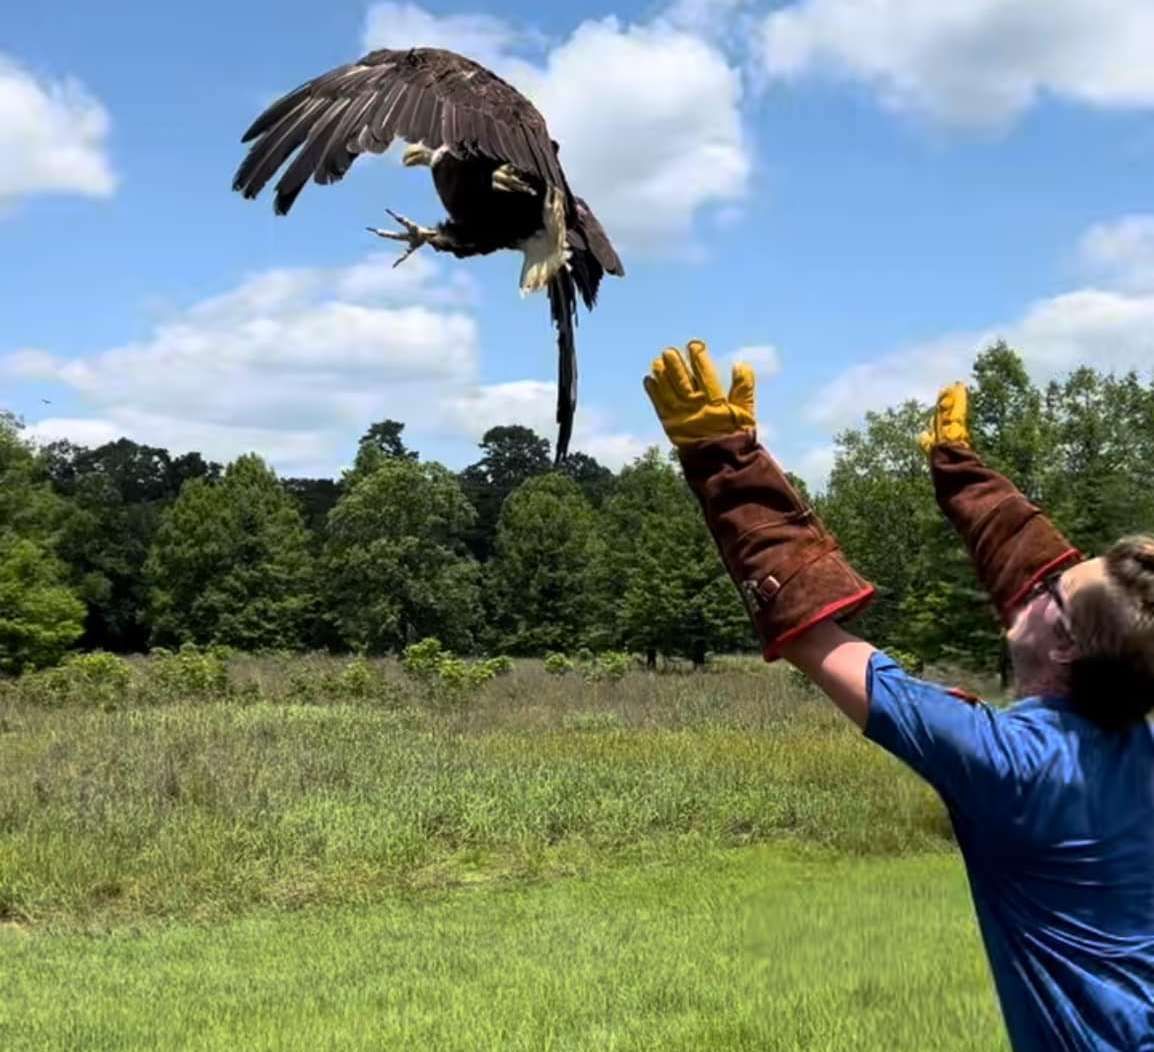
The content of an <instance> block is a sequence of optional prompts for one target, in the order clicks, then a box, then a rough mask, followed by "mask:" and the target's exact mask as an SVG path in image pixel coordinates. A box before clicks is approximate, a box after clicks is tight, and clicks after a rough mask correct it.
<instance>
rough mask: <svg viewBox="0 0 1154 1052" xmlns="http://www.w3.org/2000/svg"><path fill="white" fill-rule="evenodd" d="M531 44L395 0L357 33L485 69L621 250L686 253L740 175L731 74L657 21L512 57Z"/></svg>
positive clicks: (734, 197) (368, 41) (745, 148)
mask: <svg viewBox="0 0 1154 1052" xmlns="http://www.w3.org/2000/svg"><path fill="white" fill-rule="evenodd" d="M533 39H534V38H533V37H532V35H531V34H527V33H524V32H520V31H518V30H516V29H514V28H513V27H511V26H509V25H508V24H507V23H502V22H499V21H498V20H496V19H493V18H492V17H490V16H487V15H485V16H479V15H478V16H474V15H469V16H460V15H456V16H446V17H440V16H436V15H433V14H430V13H428V12H426V11H424V10H423V9H422V8H419V7H416V6H414V5H412V4H395V3H378V4H375V5H373V7H372V8H370V10H369V14H368V17H367V20H366V28H365V34H364V44H365V46H366V47H382V46H409V45H411V44H412V43H413V42H414V41H420V42H422V43H426V42H433V43H435V44H437V45H438V46H441V47H447V48H450V49H452V50H455V51H460V52H461V53H463V54H466V55H469V56H470V57H472V58H476V59H478V60H479V61H481V62H482V63H484V64H485V65H487V66H489V67H490V68H492V69H493V70H494V72H496V73H498V74H499V75H501V76H503V77H505V78H506V79H508V80H509V81H510V82H511V83H513V84H514V85H516V87H517V88H518V89H519V90H520V91H522V92H523V93H524V94H525V95H526V96H528V97H529V98H530V99H531V100H532V101H533V103H534V104H535V105H536V106H537V107H538V108H539V109H540V110H541V111H542V113H543V114H544V115H545V118H546V120H547V121H548V123H549V128H550V132H551V133H552V135H553V137H554V138H555V139H556V140H557V141H558V142H559V143H560V144H561V160H562V163H563V164H564V166H565V171H566V174H567V175H568V177H569V180H570V182H571V184H572V186H573V187H574V189H575V191H576V192H577V193H578V194H580V195H581V196H582V197H584V198H585V199H586V200H587V201H588V202H589V204H590V206H591V207H592V208H593V210H594V212H596V213H597V216H598V218H599V219H600V220H601V221H602V223H603V224H604V226H605V228H606V231H607V232H608V234H609V236H610V238H611V239H612V240H613V241H614V243H615V244H617V245H618V247H619V248H620V249H621V250H622V251H623V252H628V251H634V252H638V251H640V252H664V253H669V252H672V253H674V254H683V255H685V254H695V250H694V246H693V245H692V237H693V233H692V231H693V222H694V219H695V217H696V215H697V213H698V212H699V211H700V210H701V209H703V208H709V207H725V206H729V207H732V206H733V205H734V203H735V202H740V201H741V200H742V199H743V198H744V196H745V193H746V189H747V184H748V181H749V176H750V171H751V166H752V162H751V157H750V148H749V143H748V142H747V138H746V134H745V131H744V128H743V126H742V120H741V112H740V103H741V80H740V76H739V74H738V72H737V70H736V69H734V68H733V67H732V66H731V65H730V64H729V62H728V61H727V59H726V57H725V55H724V54H723V53H722V51H721V50H720V49H719V48H717V47H715V46H714V45H712V44H711V43H709V42H707V41H706V40H704V39H702V38H701V37H699V36H697V35H695V34H694V33H692V32H687V31H685V30H684V29H681V28H678V27H677V26H675V25H673V24H672V23H670V22H669V21H667V20H665V19H660V18H659V19H656V20H654V21H653V22H650V23H646V24H642V25H623V24H622V23H621V22H619V21H618V20H617V19H616V18H613V17H608V18H605V19H602V20H599V21H586V22H583V23H582V24H581V25H579V26H578V27H577V28H576V29H575V30H574V31H573V33H572V34H571V35H570V36H569V37H568V38H567V39H565V40H564V41H562V42H560V43H558V44H556V45H555V46H553V47H552V48H550V49H549V50H548V51H547V53H546V54H545V56H544V58H543V60H542V61H539V62H537V61H530V60H528V59H526V58H524V57H522V56H520V55H518V54H517V53H516V52H515V49H516V48H517V46H518V45H520V44H522V43H524V42H531V41H532V40H533Z"/></svg>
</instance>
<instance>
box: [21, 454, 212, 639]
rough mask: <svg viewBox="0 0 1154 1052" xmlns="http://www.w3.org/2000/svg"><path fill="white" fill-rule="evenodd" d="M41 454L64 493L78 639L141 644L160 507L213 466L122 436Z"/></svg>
mask: <svg viewBox="0 0 1154 1052" xmlns="http://www.w3.org/2000/svg"><path fill="white" fill-rule="evenodd" d="M41 458H42V461H43V463H44V465H45V468H46V471H47V473H48V475H49V477H50V478H51V479H52V482H53V486H54V488H55V489H56V491H57V492H58V493H60V494H62V495H64V496H66V497H67V498H68V501H67V502H68V505H69V508H70V514H69V515H68V517H67V519H66V521H65V523H64V525H63V527H62V530H61V535H60V540H59V551H60V555H61V557H62V558H63V559H64V560H65V562H66V563H67V564H68V566H69V569H70V579H71V580H72V582H73V584H74V586H75V588H76V589H77V591H78V593H79V594H80V596H81V597H82V598H83V599H84V602H85V604H86V606H87V614H86V618H85V633H84V637H83V640H82V645H84V646H88V647H99V648H102V649H107V650H118V651H124V650H140V649H143V648H144V647H146V646H147V643H148V638H149V633H150V627H149V624H148V586H147V583H146V581H145V577H144V565H145V561H146V559H147V557H148V552H149V549H150V547H151V545H152V540H153V537H154V536H155V534H156V530H157V527H158V525H159V523H160V516H161V513H162V511H163V510H164V508H166V507H167V506H168V505H170V504H171V503H172V501H173V500H175V499H176V497H177V495H178V494H179V492H180V489H181V487H182V486H183V485H184V483H185V482H186V481H188V480H190V479H193V478H205V479H216V478H218V477H219V475H220V470H221V469H220V465H219V464H215V463H211V462H207V461H205V460H204V458H203V457H202V456H201V455H200V454H199V453H186V454H184V455H182V456H179V457H173V456H171V455H170V454H169V452H168V451H167V450H166V449H161V448H158V447H155V446H146V445H140V444H138V443H136V442H133V441H131V440H130V439H127V438H121V439H118V440H117V441H115V442H108V443H106V444H104V445H102V446H99V447H97V448H96V449H88V448H86V447H84V446H79V445H75V444H74V443H71V442H68V441H58V442H53V443H51V444H50V445H48V446H46V447H45V448H44V449H43V450H42V451H41Z"/></svg>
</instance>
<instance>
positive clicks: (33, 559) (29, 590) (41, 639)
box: [0, 531, 84, 673]
mask: <svg viewBox="0 0 1154 1052" xmlns="http://www.w3.org/2000/svg"><path fill="white" fill-rule="evenodd" d="M63 576H64V568H63V566H62V565H61V564H60V562H59V561H58V560H57V559H56V558H54V557H53V556H52V554H51V553H50V552H48V551H47V550H45V548H44V547H42V546H41V545H39V544H37V543H36V542H35V541H33V540H30V539H29V538H26V537H18V536H16V535H15V534H14V533H11V532H4V531H0V672H12V673H16V672H21V671H23V670H24V669H26V668H30V667H36V668H44V667H46V666H48V665H54V664H56V663H57V662H58V661H59V660H60V659H61V658H62V657H63V656H64V654H65V653H66V652H67V650H68V648H69V647H71V646H72V644H73V643H75V642H76V640H77V639H78V638H79V637H80V634H81V632H82V631H83V630H84V604H83V603H82V602H81V601H80V600H79V599H78V598H76V596H75V595H73V593H72V592H71V591H70V590H69V589H68V588H67V587H66V586H65V585H64V584H62V583H61V582H62V579H63Z"/></svg>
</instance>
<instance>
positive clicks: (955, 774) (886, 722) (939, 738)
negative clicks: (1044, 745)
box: [864, 650, 1035, 824]
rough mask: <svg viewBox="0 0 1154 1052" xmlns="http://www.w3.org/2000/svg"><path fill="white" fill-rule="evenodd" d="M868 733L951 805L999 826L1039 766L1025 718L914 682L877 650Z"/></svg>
mask: <svg viewBox="0 0 1154 1052" xmlns="http://www.w3.org/2000/svg"><path fill="white" fill-rule="evenodd" d="M866 692H867V694H868V696H869V715H868V717H867V718H866V725H865V729H864V734H865V736H866V737H867V738H869V739H870V740H871V741H874V742H877V744H878V745H880V746H881V747H882V748H883V749H885V750H886V751H887V752H890V753H892V754H893V755H894V756H896V757H897V758H898V759H899V760H902V761H903V762H904V763H906V764H908V765H909V766H910V767H912V768H913V769H914V770H915V771H916V772H917V773H918V774H919V775H921V776H922V777H923V778H924V779H925V780H926V781H927V782H929V783H930V785H932V786H933V787H934V788H935V789H936V790H937V791H938V793H939V794H940V795H941V797H942V799H943V800H945V802H946V803H947V804H948V805H950V807H951V808H953V809H955V810H957V811H959V812H961V813H962V814H965V815H968V816H969V817H971V818H974V819H977V820H979V821H983V824H985V823H987V822H988V823H989V824H998V819H999V818H1004V817H1007V814H1006V812H1007V809H1008V808H1010V807H1011V806H1012V804H1013V802H1014V799H1015V798H1016V796H1017V795H1018V794H1017V789H1018V788H1019V787H1021V786H1022V785H1023V783H1024V782H1025V781H1026V780H1027V777H1028V771H1029V770H1030V768H1031V767H1032V766H1033V763H1032V756H1033V755H1034V752H1035V750H1034V749H1033V748H1032V745H1033V743H1032V741H1031V736H1030V734H1029V731H1028V729H1027V728H1025V727H1023V726H1021V724H1020V722H1019V721H1014V720H1011V719H1009V718H1007V714H1006V713H1003V712H999V711H998V710H997V709H993V708H991V707H990V706H989V705H986V704H985V703H983V702H976V703H972V704H971V703H970V702H968V701H965V700H963V699H961V698H958V697H956V696H954V695H953V694H950V693H949V692H948V691H947V690H946V688H944V687H941V686H939V685H937V684H935V683H927V682H925V681H924V680H919V679H915V678H914V677H913V676H910V675H909V674H907V673H906V672H905V670H904V669H903V668H902V667H901V666H900V665H898V664H897V662H895V661H894V660H893V659H892V658H890V657H888V656H887V655H886V654H884V653H883V652H882V651H880V650H879V651H877V652H875V653H874V654H873V656H872V657H871V658H870V663H869V669H868V672H867V674H866Z"/></svg>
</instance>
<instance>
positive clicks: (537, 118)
mask: <svg viewBox="0 0 1154 1052" xmlns="http://www.w3.org/2000/svg"><path fill="white" fill-rule="evenodd" d="M397 137H399V138H401V139H404V140H405V141H406V142H422V143H424V144H425V145H426V146H428V147H429V148H430V149H437V148H439V147H441V146H446V147H448V149H449V151H450V152H451V153H453V154H454V155H455V156H458V157H462V158H466V157H470V156H477V155H483V156H486V157H490V158H492V159H494V160H496V161H499V162H500V163H503V164H505V163H507V164H512V165H514V166H515V167H516V168H519V169H520V170H522V171H524V172H528V173H531V174H535V175H537V176H539V177H540V178H541V179H542V180H544V181H545V182H546V183H547V184H552V185H554V186H557V187H561V188H564V190H565V192H566V194H567V195H568V192H569V191H568V186H567V185H566V182H565V177H564V175H563V173H562V171H561V166H560V164H559V162H558V160H557V154H556V150H555V149H554V146H553V144H552V142H551V141H550V138H549V131H548V128H547V127H546V125H545V118H544V117H542V116H541V114H540V112H539V111H538V110H537V108H536V107H535V106H534V105H533V104H532V103H531V102H530V101H529V100H528V99H527V98H525V96H524V95H522V94H521V93H520V92H519V91H518V90H517V89H516V88H514V87H513V86H512V85H511V84H509V83H507V82H506V81H504V80H502V79H501V78H500V77H498V76H497V75H496V74H495V73H493V72H491V71H490V70H488V69H486V68H485V67H484V66H482V65H480V64H479V63H476V62H474V61H473V60H472V59H468V58H465V57H464V56H463V55H458V54H456V53H455V52H453V51H445V50H443V49H441V48H412V49H410V50H407V51H395V50H389V49H382V50H379V51H372V52H370V53H369V54H367V55H365V56H364V57H363V58H361V59H359V60H358V61H356V62H351V63H348V64H346V65H344V66H338V67H337V68H336V69H332V70H329V72H327V73H322V74H321V75H320V76H319V77H314V78H313V79H312V80H310V81H307V82H306V83H304V84H302V85H300V87H298V88H295V89H294V90H293V91H290V92H289V93H288V94H287V95H284V96H283V97H281V98H280V99H278V100H277V101H276V102H274V103H273V104H272V105H271V106H269V107H268V109H266V110H265V111H264V113H262V114H261V115H260V116H259V117H258V118H257V119H256V120H255V121H254V122H253V124H252V126H251V127H250V128H249V129H248V131H246V132H245V133H244V136H243V137H242V139H241V142H250V141H252V142H253V145H252V147H251V148H250V150H249V152H248V155H247V156H246V157H245V159H244V161H243V162H242V163H241V165H240V168H239V169H237V173H236V176H235V178H234V179H233V184H232V187H233V189H234V190H239V191H240V192H241V193H242V194H243V195H244V196H245V197H247V198H253V197H256V196H257V194H259V193H260V191H261V189H262V188H263V187H264V185H265V184H266V183H267V182H268V181H269V179H271V178H272V176H273V175H274V174H275V173H276V171H277V169H279V168H280V166H281V165H282V164H284V162H285V161H286V160H288V158H289V156H290V155H291V154H292V153H293V152H294V151H296V150H298V149H299V150H300V152H299V153H297V155H296V157H295V158H294V159H293V161H292V163H291V164H290V165H289V167H288V169H287V170H286V171H285V173H284V175H283V176H281V179H280V181H279V182H278V183H277V185H276V202H275V210H276V213H277V214H278V215H284V214H285V213H287V212H288V210H289V209H290V208H292V205H293V202H294V201H295V200H296V198H297V195H298V194H299V193H300V192H301V190H302V189H303V188H304V185H305V183H306V182H308V180H309V179H310V178H313V179H315V181H316V182H317V183H320V184H327V183H335V182H337V181H338V180H339V179H341V178H342V177H343V176H344V174H345V173H346V172H347V171H348V170H349V167H350V166H351V165H352V163H353V161H355V160H356V159H357V157H359V156H360V155H361V154H362V153H365V152H366V151H368V152H370V153H383V152H384V151H385V150H387V149H388V148H389V144H390V143H391V142H392V141H393V139H394V138H397ZM254 140H255V141H254ZM602 237H604V235H603V234H602ZM606 244H608V242H607V241H606ZM610 251H612V250H611V249H610Z"/></svg>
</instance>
